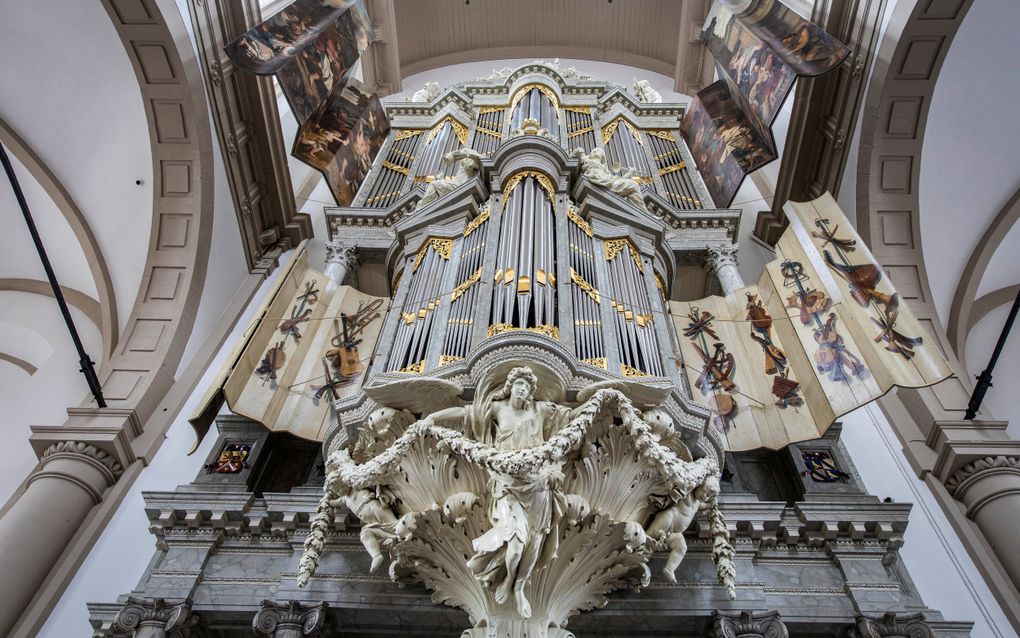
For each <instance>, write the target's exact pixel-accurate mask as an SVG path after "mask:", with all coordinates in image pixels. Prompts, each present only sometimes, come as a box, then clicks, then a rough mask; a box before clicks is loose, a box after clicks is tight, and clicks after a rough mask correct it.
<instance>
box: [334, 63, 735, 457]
mask: <svg viewBox="0 0 1020 638" xmlns="http://www.w3.org/2000/svg"><path fill="white" fill-rule="evenodd" d="M568 75H569V74H568ZM683 108H684V107H683V105H679V104H647V103H639V102H637V101H636V99H635V98H634V97H633V96H631V95H630V94H628V93H627V92H625V91H623V90H622V89H620V88H619V87H617V86H615V85H610V84H607V83H605V82H601V81H593V80H589V79H585V78H583V77H578V75H577V74H573V75H570V76H569V77H564V75H563V74H561V73H560V72H559V71H558V70H557V69H555V68H553V67H550V66H547V65H545V64H540V63H535V64H531V65H526V66H524V67H521V68H519V69H517V70H516V71H513V72H510V73H508V74H506V75H504V76H500V77H493V78H491V79H487V80H478V81H475V82H467V83H465V84H461V85H457V86H455V87H451V88H449V89H446V90H445V91H444V92H443V93H442V94H441V95H440V96H439V97H438V98H436V99H435V100H433V101H432V102H430V103H409V102H399V103H390V104H388V105H387V112H388V115H389V117H390V120H391V122H392V124H393V131H392V132H391V133H390V137H389V139H388V140H387V142H386V143H385V145H384V146H383V148H382V151H381V152H380V154H379V157H378V158H377V159H376V162H375V165H374V167H373V170H372V173H371V174H370V175H369V177H368V179H366V181H365V183H364V184H363V186H362V189H361V192H360V193H359V194H358V197H357V198H356V200H355V202H354V206H353V207H349V208H343V209H327V214H328V219H329V227H330V234H331V236H332V238H333V239H340V240H341V241H345V242H348V243H354V244H357V245H358V247H359V248H358V250H359V258H360V259H361V261H362V263H365V261H366V260H367V261H376V262H382V263H383V264H384V266H385V271H386V274H387V277H388V279H389V281H390V284H391V290H390V292H391V294H392V303H391V307H390V312H389V313H388V314H387V317H386V324H385V326H384V327H383V330H382V333H381V335H380V339H379V345H378V346H377V349H376V356H375V358H374V359H373V362H372V367H371V370H370V372H369V375H368V380H367V382H366V386H367V387H370V386H372V385H377V384H380V383H384V382H388V381H392V380H394V379H396V378H400V377H401V376H402V375H405V376H406V375H428V376H439V377H447V376H450V375H453V376H456V375H457V374H461V375H463V374H464V373H465V371H466V370H468V368H470V365H469V364H470V361H468V360H469V359H470V358H471V357H472V356H473V354H474V355H477V353H479V352H480V351H481V350H484V349H487V348H490V347H491V346H492V345H493V343H510V342H519V343H522V344H523V343H530V344H540V345H541V347H542V348H545V349H548V350H550V351H555V352H556V353H557V354H558V355H560V356H562V358H564V359H565V360H569V361H570V363H571V367H576V368H577V370H578V371H579V374H580V375H581V376H582V377H586V378H587V379H588V380H599V379H606V380H612V379H627V380H632V381H646V382H648V383H651V384H653V385H659V386H661V387H667V386H668V387H671V388H673V391H674V392H675V393H676V395H677V396H679V397H681V400H680V401H679V403H682V404H683V408H682V411H683V412H685V413H687V415H688V416H689V417H691V418H693V419H696V420H698V421H700V420H701V419H702V418H704V410H703V409H702V408H701V407H700V406H696V405H694V404H693V403H689V396H690V392H689V391H688V389H687V388H686V386H685V383H686V382H685V381H684V380H683V375H681V374H680V368H679V365H680V362H679V360H678V356H679V355H678V348H677V345H676V344H677V337H676V335H675V332H674V328H673V326H672V323H671V322H669V321H667V320H666V319H667V315H666V314H665V313H666V309H667V306H666V305H665V301H666V300H667V299H669V295H670V288H671V282H672V281H673V279H674V276H675V273H676V269H677V267H678V265H680V264H684V265H689V264H700V263H702V262H703V260H704V254H705V248H706V245H708V244H712V243H728V242H733V241H734V240H735V238H736V232H737V224H738V221H739V211H736V210H717V209H713V208H712V206H711V203H710V199H709V197H708V195H707V192H706V189H705V187H704V184H703V183H702V181H701V178H700V176H699V175H698V174H697V172H696V171H695V170H692V169H691V168H689V165H690V164H691V162H690V158H689V153H688V150H687V148H686V145H685V144H684V142H683V140H682V138H681V137H680V135H679V131H678V130H677V129H678V126H679V122H680V120H681V119H682V117H683ZM462 148H471V149H473V150H475V151H477V152H479V153H481V154H483V155H484V156H485V158H484V159H483V160H482V161H481V170H480V172H479V175H478V176H477V177H473V178H471V179H467V180H466V181H465V182H464V183H463V184H461V185H460V186H458V187H457V189H456V190H455V191H453V192H452V193H449V194H447V195H445V196H443V197H441V198H440V199H438V200H437V201H434V202H431V203H429V204H428V205H426V206H417V202H418V200H419V199H420V197H421V195H422V194H423V193H424V191H425V189H426V188H427V185H428V183H429V182H431V181H433V180H435V179H442V178H446V177H449V176H451V175H455V174H456V171H457V167H456V165H455V164H449V163H446V162H444V161H443V156H444V155H446V154H447V153H449V152H451V151H455V150H458V149H462ZM575 148H580V149H583V150H584V151H586V152H590V151H592V150H593V149H596V148H601V149H603V150H604V151H605V154H606V160H607V165H608V166H609V167H610V168H611V169H612V168H614V167H615V166H616V165H619V166H620V167H621V168H622V169H623V170H625V169H627V168H629V169H633V175H632V177H631V179H633V180H635V181H636V182H637V183H638V184H639V185H640V188H641V191H642V194H643V196H644V200H645V205H646V208H645V209H641V208H639V207H637V206H635V205H634V204H633V203H632V202H629V201H627V200H625V199H623V198H622V197H619V196H618V195H616V194H614V193H612V192H611V191H609V190H608V189H606V188H604V187H602V186H598V185H595V184H593V183H591V182H590V181H589V180H588V179H586V178H585V177H584V176H583V173H582V171H581V169H580V163H579V160H578V159H577V158H576V157H574V156H572V155H571V151H572V150H573V149H575ZM678 407H679V406H678ZM708 429H710V428H708V426H707V425H706V426H705V430H708ZM703 431H704V430H703ZM713 436H715V437H717V435H715V433H712V434H710V435H709V438H713ZM711 447H715V448H716V449H717V450H719V449H721V442H720V441H715V442H714V444H713V445H712V446H711Z"/></svg>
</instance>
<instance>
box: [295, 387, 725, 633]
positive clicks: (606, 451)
mask: <svg viewBox="0 0 1020 638" xmlns="http://www.w3.org/2000/svg"><path fill="white" fill-rule="evenodd" d="M538 383H539V382H538V379H537V376H536V375H535V373H534V372H533V371H532V370H531V369H530V368H515V369H513V370H511V371H510V373H509V374H508V375H507V380H506V383H505V384H504V385H503V386H502V387H498V386H497V387H492V388H490V389H489V390H487V391H486V392H484V393H482V395H480V396H476V398H475V401H474V403H473V404H471V405H468V406H459V405H457V404H456V403H454V404H453V405H452V406H451V407H449V408H445V409H441V410H438V411H433V412H431V413H429V416H428V417H426V418H423V419H421V420H418V421H415V422H413V423H410V424H409V425H405V424H406V420H398V419H389V420H388V421H387V424H383V425H380V424H379V423H376V424H375V425H374V426H373V432H378V433H383V432H385V435H384V436H382V438H380V439H379V440H378V441H376V442H374V443H373V444H372V445H371V446H368V447H371V448H372V449H375V450H380V451H379V453H378V454H377V455H376V456H374V458H369V459H366V460H364V462H362V463H360V464H359V463H356V462H355V461H354V459H353V458H352V457H351V455H350V454H349V453H348V452H347V451H346V450H338V451H335V452H333V453H332V454H331V455H330V457H329V460H328V462H327V477H326V483H325V487H324V491H325V494H324V496H323V499H322V500H321V501H320V503H319V506H318V508H317V510H316V513H315V515H314V516H313V517H312V521H311V528H310V531H309V535H308V537H307V539H306V541H305V552H304V555H303V556H302V558H301V561H300V564H299V577H298V584H299V586H302V587H303V586H304V585H305V584H306V583H307V582H308V580H309V579H310V578H311V577H312V575H313V574H314V573H315V570H316V568H317V566H318V564H319V560H320V556H321V554H322V551H323V548H324V545H325V537H326V534H327V532H328V530H329V527H330V525H331V524H332V522H333V520H334V512H333V508H334V507H335V506H339V505H345V506H347V507H348V509H350V510H351V511H352V512H353V513H354V514H355V515H356V516H357V517H358V518H360V519H361V520H362V523H363V526H362V535H361V537H362V543H363V544H364V545H365V548H366V550H368V552H369V553H370V554H371V555H372V558H373V570H374V569H377V568H379V567H381V566H382V564H383V563H384V562H385V556H384V552H387V553H388V554H389V557H390V558H391V559H392V561H393V563H392V565H391V566H390V576H391V578H393V579H394V580H397V581H398V582H402V583H405V582H406V583H413V582H421V583H424V584H425V585H426V586H427V587H429V588H430V589H432V590H433V600H434V601H435V602H437V603H444V604H448V605H452V606H456V607H460V608H462V609H464V610H466V611H467V612H468V614H469V616H470V617H471V620H472V622H474V623H476V627H486V628H488V630H490V631H494V632H496V633H498V635H501V636H511V637H514V638H521V637H523V636H525V635H526V636H533V637H534V638H538V637H540V636H547V635H562V634H561V633H558V632H560V631H562V630H561V629H556V630H551V629H550V628H557V627H558V628H562V627H563V626H564V624H565V623H566V621H567V619H568V618H569V617H570V616H571V615H572V614H574V613H576V612H577V611H579V610H586V609H592V608H594V607H597V606H601V605H605V604H607V602H608V601H607V599H606V594H608V593H609V592H611V591H614V590H616V589H620V588H622V587H639V586H642V585H645V584H647V583H648V578H649V573H648V567H647V560H648V557H649V555H650V553H651V552H652V551H655V550H663V549H669V550H671V551H670V556H669V559H668V560H667V564H666V569H665V570H664V575H665V576H666V577H667V578H669V579H674V578H675V576H674V575H673V571H674V570H675V569H676V567H677V566H678V565H679V564H680V562H681V560H682V558H683V555H684V553H685V552H686V544H685V542H684V540H683V531H684V530H685V529H686V528H687V526H688V525H689V524H690V523H691V521H692V520H693V519H694V517H695V515H696V514H697V513H698V512H699V511H700V512H703V513H704V514H706V516H707V518H708V521H709V527H710V534H711V537H712V538H713V542H714V546H713V558H714V560H715V562H716V569H717V575H718V577H719V580H720V582H721V583H722V584H723V585H724V586H725V587H726V589H727V591H728V593H729V594H730V596H731V597H733V596H734V595H735V592H734V577H735V572H734V567H733V549H732V547H731V546H730V544H729V536H728V531H727V529H726V523H725V520H724V519H723V517H722V514H721V513H720V512H719V509H718V505H717V502H716V499H717V495H718V479H717V476H718V473H719V467H718V464H717V463H716V462H715V461H714V459H712V458H707V457H706V458H702V459H698V460H695V461H684V460H682V459H681V458H679V457H678V456H677V455H676V453H675V452H674V451H673V450H672V448H671V447H670V446H669V445H665V444H663V441H664V440H666V439H668V440H672V438H674V437H676V436H678V435H676V434H675V432H674V431H673V429H672V427H671V424H670V426H667V427H665V429H663V428H660V429H659V430H654V431H653V428H652V426H650V425H649V424H648V423H646V422H645V421H644V420H643V419H642V418H641V414H640V412H639V411H638V410H637V409H635V408H634V406H633V405H632V404H631V402H630V400H629V399H628V398H627V397H626V396H625V395H624V394H623V393H622V392H620V391H618V390H614V389H606V388H602V389H598V390H596V391H594V392H593V393H592V394H591V395H590V398H589V399H588V400H587V401H585V402H584V403H582V404H581V405H580V406H578V407H576V408H568V407H565V406H560V405H558V404H555V403H552V402H549V401H539V400H535V399H534V392H535V389H536V386H537V385H538ZM386 409H387V410H389V412H390V413H394V414H396V411H395V410H391V409H389V408H386ZM521 414H523V415H525V416H524V417H521V416H520V415H521ZM614 417H619V419H620V421H621V422H620V423H619V424H617V423H616V421H615V419H614ZM370 420H371V419H370ZM375 420H376V421H378V420H380V419H375ZM381 420H387V419H385V418H382V419H381ZM442 424H449V425H453V426H455V427H457V428H459V429H463V430H464V432H461V431H458V429H452V428H451V427H444V426H443V425H442ZM490 428H492V429H490ZM469 433H470V434H469ZM663 437H665V439H663ZM539 441H544V442H541V443H539ZM361 448H363V449H367V448H366V446H365V445H362V446H361ZM362 458H364V457H362ZM621 486H625V487H622V488H621ZM663 503H665V504H666V508H665V509H661V510H660V508H661V507H662V504H663ZM645 525H647V528H646V527H645Z"/></svg>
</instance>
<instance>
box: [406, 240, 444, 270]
mask: <svg viewBox="0 0 1020 638" xmlns="http://www.w3.org/2000/svg"><path fill="white" fill-rule="evenodd" d="M429 246H431V247H432V248H434V249H435V251H436V252H437V253H439V256H440V257H442V258H443V259H449V258H450V253H452V252H453V240H452V239H443V238H441V237H429V238H428V239H426V240H425V241H423V242H422V244H421V248H419V249H418V254H417V256H415V258H414V268H412V269H411V272H415V271H417V270H418V266H420V265H421V262H422V260H423V259H424V258H425V253H426V252H428V249H429Z"/></svg>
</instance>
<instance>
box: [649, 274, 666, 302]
mask: <svg viewBox="0 0 1020 638" xmlns="http://www.w3.org/2000/svg"><path fill="white" fill-rule="evenodd" d="M652 275H654V276H655V287H656V288H658V289H659V294H660V295H662V299H663V300H665V299H666V282H665V281H663V280H662V275H660V274H659V273H658V272H656V271H654V270H653V271H652Z"/></svg>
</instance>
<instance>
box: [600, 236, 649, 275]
mask: <svg viewBox="0 0 1020 638" xmlns="http://www.w3.org/2000/svg"><path fill="white" fill-rule="evenodd" d="M624 247H629V248H630V257H631V259H633V260H634V265H635V266H637V269H638V270H639V271H641V272H644V271H645V268H644V265H643V264H642V263H641V254H640V253H639V252H638V249H637V246H635V245H634V242H632V241H631V240H630V238H629V237H621V238H619V239H607V240H606V241H605V242H603V244H602V248H603V250H604V251H605V255H606V261H613V259H614V258H615V257H616V256H617V255H619V254H620V253H621V252H622V251H623V249H624Z"/></svg>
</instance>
